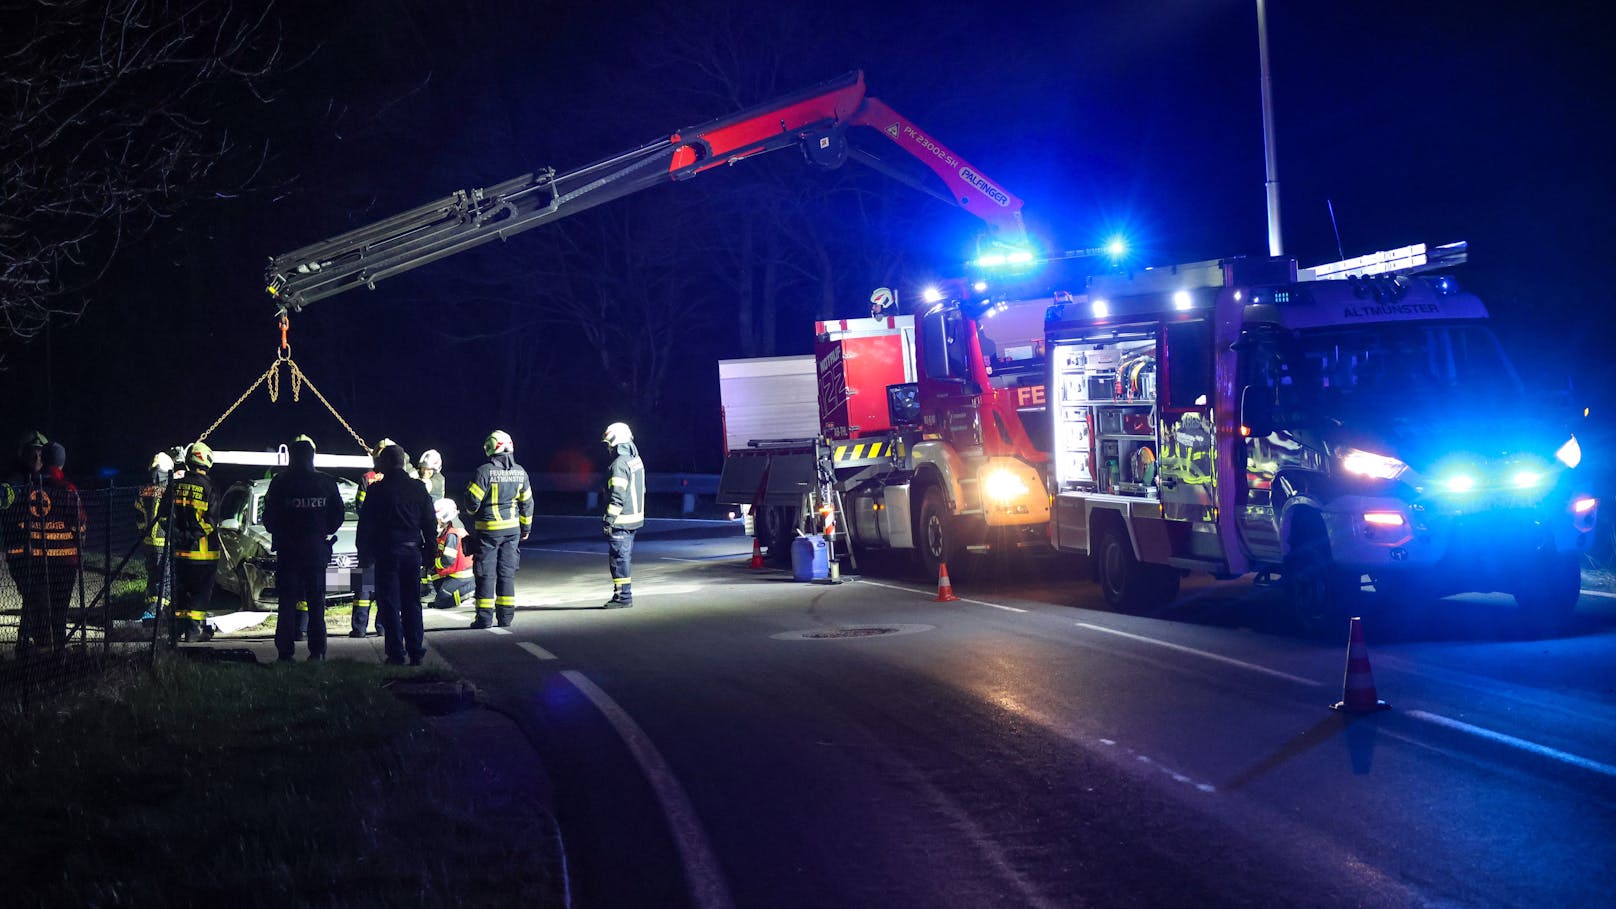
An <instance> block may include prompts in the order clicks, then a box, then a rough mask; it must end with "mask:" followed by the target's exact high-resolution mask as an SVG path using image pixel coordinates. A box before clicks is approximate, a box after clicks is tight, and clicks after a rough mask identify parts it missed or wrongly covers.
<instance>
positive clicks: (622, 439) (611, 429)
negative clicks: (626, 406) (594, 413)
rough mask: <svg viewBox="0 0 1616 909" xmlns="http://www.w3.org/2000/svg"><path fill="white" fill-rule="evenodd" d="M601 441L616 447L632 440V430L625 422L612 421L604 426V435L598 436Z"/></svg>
mask: <svg viewBox="0 0 1616 909" xmlns="http://www.w3.org/2000/svg"><path fill="white" fill-rule="evenodd" d="M600 440H601V441H602V442H605V443H606V444H607V445H610V446H611V447H613V448H616V447H617V446H619V445H626V444H628V443H629V442H632V441H634V432H633V431H632V430H630V429H629V428H628V424H627V423H613V424H612V425H610V426H608V427H606V433H605V435H602V436H601V437H600Z"/></svg>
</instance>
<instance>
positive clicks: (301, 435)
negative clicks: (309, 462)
mask: <svg viewBox="0 0 1616 909" xmlns="http://www.w3.org/2000/svg"><path fill="white" fill-rule="evenodd" d="M299 442H307V443H309V448H311V449H313V450H315V451H319V449H318V448H316V447H315V445H314V439H313V438H311V437H310V436H309V434H308V433H306V432H301V433H298V435H297V438H295V439H293V440H292V444H293V445H296V444H297V443H299Z"/></svg>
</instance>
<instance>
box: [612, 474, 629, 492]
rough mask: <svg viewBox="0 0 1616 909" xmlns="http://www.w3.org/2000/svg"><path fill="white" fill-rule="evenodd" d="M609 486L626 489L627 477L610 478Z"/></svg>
mask: <svg viewBox="0 0 1616 909" xmlns="http://www.w3.org/2000/svg"><path fill="white" fill-rule="evenodd" d="M610 482H611V485H612V486H614V487H616V488H618V489H627V488H628V477H612V479H611V481H610Z"/></svg>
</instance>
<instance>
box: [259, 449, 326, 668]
mask: <svg viewBox="0 0 1616 909" xmlns="http://www.w3.org/2000/svg"><path fill="white" fill-rule="evenodd" d="M287 452H288V456H289V460H290V462H291V463H290V466H289V467H288V468H287V470H286V472H285V473H282V474H281V475H280V476H278V477H276V478H275V479H274V480H272V481H270V484H269V492H268V493H267V494H266V495H265V496H264V529H265V530H268V531H269V533H270V536H271V537H272V538H273V539H274V543H275V591H276V593H277V594H279V596H280V607H279V611H278V612H277V619H276V624H275V651H276V653H277V654H278V655H279V658H280V661H281V662H283V663H290V662H291V661H292V655H293V653H294V652H295V651H296V649H297V648H296V638H297V635H296V634H295V633H294V631H293V629H294V628H295V627H296V625H297V623H298V622H300V621H307V622H308V640H309V659H311V660H323V659H325V649H326V646H325V645H326V640H325V638H326V635H325V570H326V566H327V565H328V564H330V562H331V547H332V546H333V545H335V543H336V539H337V537H336V533H337V530H338V528H340V527H342V517H343V507H342V492H341V490H339V489H338V488H337V481H336V480H335V479H334V478H332V477H331V476H330V475H328V474H324V473H321V472H319V471H318V470H315V469H314V440H313V439H311V438H309V437H308V436H306V435H304V436H298V437H297V438H295V439H293V440H292V444H291V445H290V446H288V448H287Z"/></svg>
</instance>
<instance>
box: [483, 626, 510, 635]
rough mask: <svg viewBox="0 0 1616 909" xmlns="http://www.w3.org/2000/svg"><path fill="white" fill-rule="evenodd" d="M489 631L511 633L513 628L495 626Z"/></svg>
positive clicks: (491, 632)
mask: <svg viewBox="0 0 1616 909" xmlns="http://www.w3.org/2000/svg"><path fill="white" fill-rule="evenodd" d="M488 633H489V634H510V633H511V630H510V629H509V628H499V627H494V628H490V629H488Z"/></svg>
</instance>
